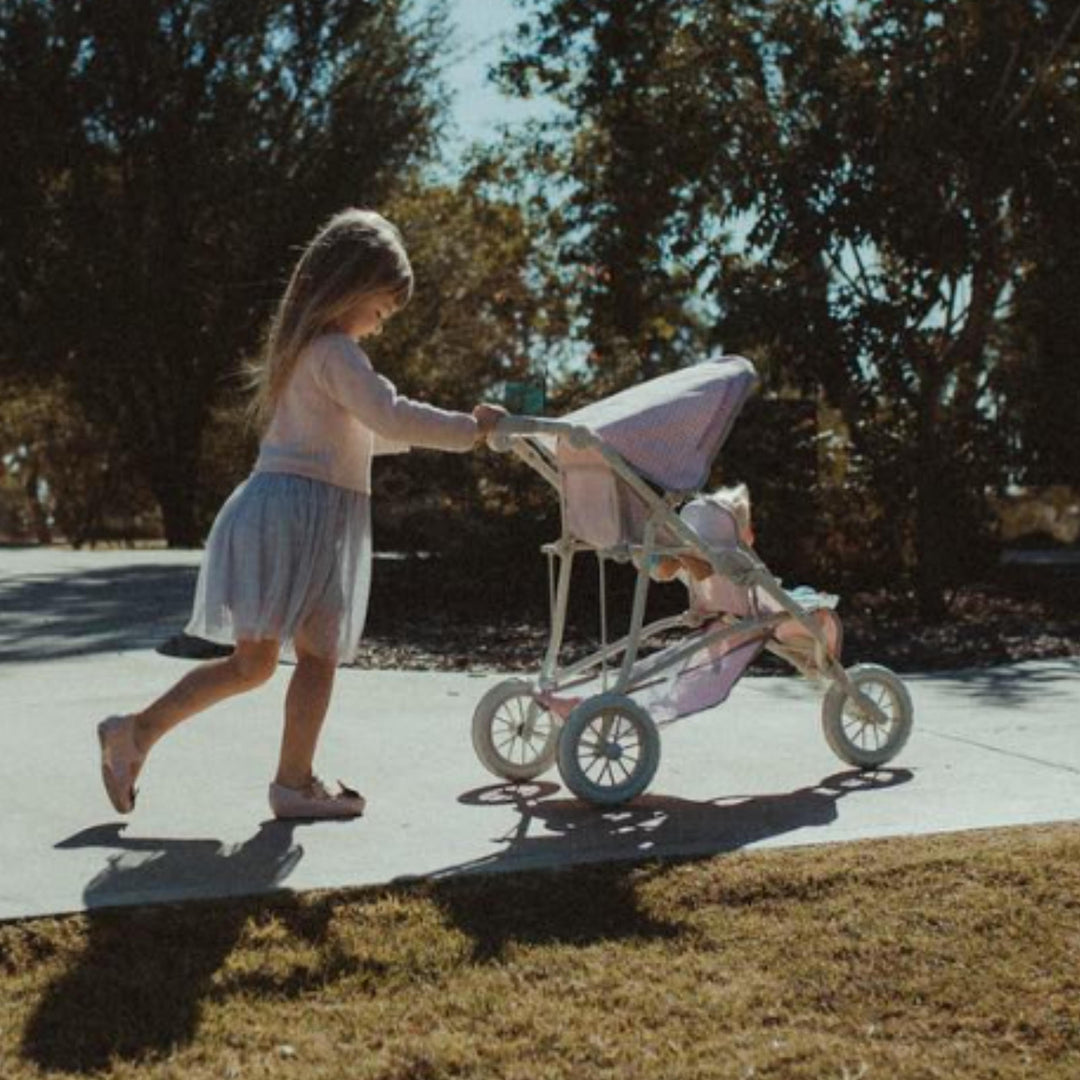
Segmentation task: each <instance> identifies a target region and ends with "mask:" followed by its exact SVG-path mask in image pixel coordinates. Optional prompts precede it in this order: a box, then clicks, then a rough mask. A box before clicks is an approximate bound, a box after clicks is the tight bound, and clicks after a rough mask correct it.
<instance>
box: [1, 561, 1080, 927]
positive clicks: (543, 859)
mask: <svg viewBox="0 0 1080 1080" xmlns="http://www.w3.org/2000/svg"><path fill="white" fill-rule="evenodd" d="M197 562H198V555H197V553H171V552H139V553H108V554H96V553H88V554H81V553H71V552H34V551H25V552H24V551H11V550H8V551H0V720H2V722H3V730H4V736H5V744H6V745H5V753H4V755H3V757H2V759H0V781H2V782H3V791H4V796H3V798H4V809H5V815H4V824H3V828H2V829H0V867H2V871H0V918H16V917H24V916H32V915H41V914H49V913H59V912H67V911H75V910H81V909H87V908H99V907H107V906H113V905H121V904H136V903H145V902H150V901H170V900H180V899H190V898H209V897H217V896H227V895H238V894H250V893H263V892H271V891H274V890H278V889H291V890H300V889H313V888H328V887H339V886H357V885H367V884H376V883H384V882H390V881H395V880H401V879H407V878H412V877H417V876H424V875H447V874H454V873H463V872H470V871H496V870H513V869H521V868H526V867H540V866H559V865H568V864H571V863H575V862H584V861H592V860H598V859H616V858H646V857H651V856H659V855H681V854H702V853H719V852H727V851H732V850H736V849H740V848H749V847H764V846H778V845H794V844H806V843H820V842H826V841H836V840H850V839H855V838H861V837H874V836H892V835H902V834H910V833H924V832H942V831H949V830H956V829H968V828H982V827H989V826H1000V825H1011V824H1021V823H1035V822H1045V821H1061V820H1080V660H1075V659H1073V660H1067V661H1048V662H1040V663H1030V664H1020V665H1016V666H1010V667H1002V668H994V669H989V670H981V671H972V672H959V673H954V674H949V675H934V676H918V677H911V678H909V679H908V680H907V681H908V685H909V688H910V690H911V693H912V698H913V700H914V703H915V710H916V722H915V732H914V734H913V736H912V738H911V741H910V743H909V744H908V746H907V747H906V748H905V750H904V752H903V753H902V755H901V756H900V757H899V758H898V759H897V760H896V761H895V762H894V763H893V764H894V767H893V768H891V769H889V770H886V771H883V772H881V773H878V774H875V775H873V776H865V777H864V776H860V774H858V773H857V772H855V771H853V770H851V769H849V768H848V767H846V766H844V765H842V764H841V763H840V762H839V761H837V759H836V758H834V757H833V755H832V754H831V752H830V751H829V750H828V748H827V746H826V744H825V741H824V738H823V737H822V735H821V730H820V722H819V718H820V696H819V694H818V693H817V692H816V691H815V690H814V688H813V687H811V686H809V685H808V684H806V683H805V682H803V681H802V680H798V679H795V678H747V679H744V680H743V681H742V682H741V683H740V684H739V686H738V687H736V689H735V691H734V693H733V694H732V696H731V699H730V700H729V701H728V702H727V704H725V705H723V706H721V707H720V708H718V709H715V710H711V711H709V712H706V713H703V714H701V715H700V716H697V717H693V718H688V719H686V720H683V721H680V722H678V723H676V724H673V725H670V726H667V727H665V728H664V729H663V731H662V755H661V765H660V769H659V772H658V774H657V776H656V779H655V780H654V781H653V783H652V785H651V787H650V789H649V793H648V794H647V795H646V796H645V797H643V798H642V799H639V800H638V801H636V802H634V803H633V804H631V805H630V806H627V807H624V808H621V809H619V810H617V811H613V812H609V813H601V812H599V811H597V810H595V809H592V808H589V807H586V806H584V805H582V804H580V803H579V802H577V801H576V800H575V799H573V798H572V797H570V796H569V795H568V793H567V792H566V791H565V790H564V789H563V788H561V787H560V786H559V777H558V773H557V771H553V772H552V773H551V774H549V775H548V776H545V777H544V778H542V779H541V780H540V781H537V782H536V783H533V784H530V785H524V786H522V787H513V786H510V785H505V784H501V783H499V782H498V781H496V779H495V778H494V777H492V776H490V775H489V774H487V773H486V772H485V771H484V769H483V768H482V766H481V765H480V764H479V763H478V762H477V760H476V758H475V756H474V754H473V751H472V746H471V742H470V736H469V726H470V720H471V716H472V711H473V708H474V706H475V704H476V702H477V701H478V700H479V698H480V697H481V696H482V694H483V693H484V692H485V690H487V688H488V687H490V686H491V685H493V684H494V683H495V682H497V681H499V678H500V676H498V675H483V676H470V675H458V674H455V675H446V674H433V673H418V672H379V671H375V672H372V671H359V670H351V669H346V670H343V671H342V672H341V674H340V677H339V684H338V688H337V691H336V694H335V699H334V703H333V706H332V710H331V715H330V718H329V720H328V723H327V728H326V731H325V734H324V738H323V742H322V745H321V748H320V757H319V762H318V766H319V768H320V770H321V771H322V773H323V775H324V776H325V777H326V778H327V779H329V780H332V779H334V778H336V777H338V776H340V777H341V778H342V779H344V780H346V781H348V782H350V783H352V784H354V785H355V786H358V787H360V789H361V790H362V791H364V793H365V795H366V796H367V797H368V800H369V807H368V813H367V815H366V816H365V817H364V818H363V819H361V820H359V821H356V822H344V823H320V824H303V825H287V824H283V823H277V822H273V821H271V820H269V814H268V810H267V806H266V785H267V782H268V780H269V779H270V776H271V773H272V771H273V767H274V762H275V759H276V753H277V746H278V739H279V735H280V711H281V701H282V696H283V692H284V687H285V684H286V682H287V679H288V676H289V669H288V668H284V667H283V668H282V669H281V670H279V672H278V674H277V675H276V676H275V678H274V679H273V680H272V681H271V682H270V683H269V684H267V686H265V687H263V688H262V689H260V690H258V691H256V692H255V693H253V694H251V695H247V696H244V697H242V698H239V699H235V700H233V701H231V702H227V703H225V704H223V705H221V706H219V707H218V708H217V709H215V710H213V711H212V712H209V713H207V714H205V715H204V716H202V717H200V718H198V719H196V720H194V721H192V722H191V723H190V724H187V725H184V726H183V727H182V728H180V729H178V730H177V731H176V732H174V733H173V734H172V735H171V736H170V737H169V738H168V739H166V740H165V741H164V742H162V743H161V744H160V745H159V746H158V748H157V749H156V750H155V752H154V754H153V756H152V758H151V759H150V761H149V762H148V764H147V766H146V769H145V771H144V773H143V776H142V778H141V782H140V789H141V793H140V800H139V806H138V808H137V810H136V811H135V813H134V814H133V815H132V816H131V817H130V818H128V819H121V818H118V817H117V816H116V815H114V814H113V813H112V810H111V807H110V806H109V804H108V802H107V801H106V799H105V796H104V793H103V791H102V790H101V783H100V778H99V772H98V757H97V741H96V738H95V735H94V725H95V723H96V722H97V720H99V719H100V718H101V717H103V716H104V715H106V714H107V713H110V712H116V711H122V710H126V709H131V708H135V707H137V706H139V705H141V704H143V703H144V702H146V701H147V700H148V699H150V698H151V697H153V696H155V695H156V694H157V693H159V692H160V691H161V690H163V689H164V688H165V687H167V686H168V685H169V684H170V683H171V682H172V681H173V680H174V679H176V678H177V677H178V676H179V675H180V674H181V673H182V672H183V671H184V670H185V669H186V668H187V667H188V666H190V665H191V664H192V663H194V662H193V661H183V660H176V659H170V658H167V657H164V656H161V655H159V654H157V653H156V652H155V651H154V650H153V646H154V645H156V644H157V643H159V642H161V641H163V640H165V639H166V638H168V637H169V636H171V635H172V634H174V633H176V632H177V630H178V629H179V628H180V627H181V626H182V624H183V620H184V616H185V612H186V606H187V604H188V602H189V598H190V590H191V584H192V582H193V579H194V568H195V566H196V565H197ZM856 659H858V660H873V659H874V658H873V657H869V656H868V657H858V658H856V657H852V658H851V660H852V661H854V660H856Z"/></svg>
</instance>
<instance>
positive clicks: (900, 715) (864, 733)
mask: <svg viewBox="0 0 1080 1080" xmlns="http://www.w3.org/2000/svg"><path fill="white" fill-rule="evenodd" d="M847 674H848V678H849V679H850V680H851V681H852V683H854V684H855V688H856V690H858V692H859V693H860V694H861V695H862V696H863V698H864V699H865V701H863V702H860V701H858V700H857V699H856V698H854V697H852V696H851V695H850V694H849V693H848V692H847V690H846V689H845V688H844V687H843V686H842V685H841V684H840V683H833V685H832V686H831V687H829V692H828V693H827V694H826V695H825V701H824V702H823V703H822V707H821V726H822V729H823V730H824V732H825V741H826V742H827V743H828V744H829V748H830V749H831V750H832V752H833V753H834V754H836V756H837V757H838V758H840V760H841V761H846V762H847V763H848V764H849V765H856V766H858V767H859V768H860V769H873V768H876V767H877V766H879V765H884V764H885V763H886V762H889V761H891V760H892V759H893V758H894V757H896V755H897V754H898V753H900V751H901V750H902V749H903V747H904V744H905V743H906V742H907V741H908V737H909V736H910V735H911V725H912V721H913V719H914V710H913V708H912V705H911V697H910V695H909V694H908V692H907V687H906V686H904V684H903V683H902V682H901V681H900V679H899V678H897V676H896V675H895V674H893V672H891V671H890V670H889V669H888V668H886V667H881V666H880V665H879V664H859V665H857V666H856V667H853V668H850V669H849V670H848V673H847Z"/></svg>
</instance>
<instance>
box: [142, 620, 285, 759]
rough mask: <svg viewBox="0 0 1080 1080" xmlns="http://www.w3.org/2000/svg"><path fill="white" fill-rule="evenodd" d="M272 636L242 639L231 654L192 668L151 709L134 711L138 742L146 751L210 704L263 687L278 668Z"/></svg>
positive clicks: (276, 648) (143, 750) (275, 647)
mask: <svg viewBox="0 0 1080 1080" xmlns="http://www.w3.org/2000/svg"><path fill="white" fill-rule="evenodd" d="M278 651H279V645H278V643H277V642H276V641H274V640H272V639H267V640H264V641H240V642H238V643H237V646H236V649H235V651H234V652H233V654H232V655H231V656H228V657H226V658H224V659H222V660H209V661H206V662H205V663H202V664H200V665H199V666H198V667H196V668H192V669H191V671H189V672H188V673H187V674H186V675H185V676H184V677H183V678H182V679H180V681H179V682H177V683H176V685H175V686H173V687H172V689H171V690H167V691H166V692H165V693H164V694H162V696H161V697H159V698H158V699H157V701H155V702H154V703H153V704H152V705H151V706H150V707H149V708H147V709H144V710H143V711H142V712H141V713H136V714H135V731H134V734H135V745H136V746H137V747H138V748H139V750H141V751H142V752H143V753H144V754H145V753H146V752H147V751H149V749H150V747H152V746H153V745H154V743H156V742H157V741H158V739H160V738H161V737H162V735H164V734H165V733H166V732H167V731H169V730H170V729H171V728H174V727H176V725H177V724H179V723H182V722H183V721H184V720H187V719H188V718H189V717H191V716H194V715H195V714H196V713H199V712H202V711H203V710H204V709H208V708H209V707H210V706H211V705H215V704H217V702H219V701H222V700H224V699H225V698H227V697H232V696H233V695H234V694H239V693H242V692H243V691H245V690H253V689H254V688H255V687H257V686H261V685H262V684H263V683H264V682H266V681H267V679H269V678H270V676H271V675H273V674H274V670H275V669H276V667H277V660H278Z"/></svg>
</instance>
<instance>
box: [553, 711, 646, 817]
mask: <svg viewBox="0 0 1080 1080" xmlns="http://www.w3.org/2000/svg"><path fill="white" fill-rule="evenodd" d="M558 756H559V772H560V774H561V775H562V778H563V783H564V784H566V786H567V787H568V788H569V789H570V790H571V791H572V792H573V793H574V794H575V795H577V796H578V798H580V799H584V800H585V801H586V802H591V803H594V804H596V805H598V806H616V805H618V804H619V803H623V802H626V801H627V800H629V799H632V798H634V797H635V796H636V795H640V794H641V793H642V792H643V791H644V790H645V789H646V788H647V787H648V786H649V784H650V783H651V781H652V778H653V777H654V776H655V775H656V768H657V766H658V765H659V764H660V733H659V732H658V731H657V730H656V724H654V723H653V720H652V717H651V716H649V714H648V713H647V712H646V711H645V710H644V709H643V708H642V707H641V706H640V705H638V704H637V702H635V701H633V700H631V699H630V698H628V697H624V696H623V695H622V694H598V695H597V696H596V697H592V698H588V699H586V700H585V701H583V702H582V703H581V704H580V705H578V706H577V707H576V708H575V709H574V711H573V712H572V713H571V714H570V716H569V718H568V719H567V721H566V724H565V725H564V727H563V730H562V734H561V735H560V737H559V747H558Z"/></svg>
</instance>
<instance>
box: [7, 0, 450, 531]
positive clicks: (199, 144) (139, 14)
mask: <svg viewBox="0 0 1080 1080" xmlns="http://www.w3.org/2000/svg"><path fill="white" fill-rule="evenodd" d="M443 32H444V13H443V10H442V8H441V6H440V5H439V4H434V5H429V6H428V7H426V8H425V9H424V10H423V11H422V12H420V13H419V14H418V13H417V12H416V11H415V10H414V5H413V4H412V3H411V2H410V0H381V2H380V3H357V2H355V0H145V2H140V3H139V4H135V5H132V4H129V3H126V2H123V0H87V2H85V3H77V4H73V3H68V2H66V0H64V2H61V0H0V118H2V119H3V127H4V131H5V141H6V147H5V154H4V156H3V163H2V165H0V252H2V255H0V295H2V296H3V297H4V301H3V304H4V306H3V307H2V308H0V357H3V358H4V359H5V360H6V361H7V362H8V364H9V365H10V364H12V363H13V362H15V361H17V362H18V364H19V366H20V368H21V369H22V370H23V371H29V372H33V373H38V374H41V375H44V374H46V373H54V372H55V373H59V374H62V375H63V376H64V377H65V378H66V379H68V380H69V382H70V384H71V385H72V387H73V388H74V390H75V392H76V393H77V394H78V397H79V400H80V403H81V405H82V406H83V408H84V409H85V410H86V413H87V415H88V416H89V417H90V418H91V420H92V421H93V422H94V423H96V424H98V425H100V426H101V427H102V428H103V429H105V430H107V431H109V432H112V433H117V434H119V435H121V436H122V438H123V439H124V440H125V441H126V442H127V443H128V444H129V445H130V446H131V447H132V448H133V454H132V458H133V460H134V461H135V463H136V466H137V468H138V469H139V471H140V472H141V473H142V474H143V475H144V476H145V478H146V480H147V482H148V483H149V485H150V487H151V489H152V491H153V493H154V496H155V497H156V499H157V500H158V502H159V503H160V505H161V509H162V514H163V518H164V527H165V532H166V536H167V539H168V541H169V543H170V544H173V545H182V546H188V545H193V544H196V543H197V542H198V541H199V540H200V538H201V533H202V528H203V526H204V524H205V522H203V521H201V520H200V518H199V515H198V513H197V507H198V505H199V484H200V478H199V469H198V462H199V453H200V443H201V440H202V436H203V433H204V431H205V429H206V425H207V423H208V419H209V417H210V415H211V410H212V408H213V406H214V402H215V399H216V397H217V396H218V395H219V394H220V393H221V391H222V388H223V386H224V385H226V382H227V380H228V379H230V378H232V377H233V376H235V374H236V371H237V367H238V364H239V361H240V360H241V359H242V358H243V357H244V356H246V355H251V353H252V352H253V351H254V350H255V348H256V347H257V345H258V340H259V336H260V333H261V329H262V327H263V325H264V324H265V321H266V319H267V317H268V316H269V314H270V312H271V310H272V307H273V305H274V303H275V302H276V300H277V297H278V296H279V295H280V291H281V289H282V287H283V283H284V278H285V276H286V275H287V272H288V269H289V264H290V263H291V261H292V259H293V258H294V249H295V247H296V245H298V244H300V243H302V242H303V241H305V240H306V239H307V238H308V237H309V236H310V234H311V233H312V232H313V231H314V229H315V227H316V226H317V225H318V224H319V223H320V222H321V221H322V220H323V219H324V218H326V217H327V216H328V215H329V214H330V213H332V212H333V211H335V210H337V209H339V208H341V207H342V206H343V205H349V204H364V205H373V204H380V203H382V202H383V201H384V200H385V198H386V196H387V194H388V192H389V191H390V190H391V189H392V188H393V186H394V185H395V183H396V181H397V179H398V178H399V177H400V176H402V175H403V174H404V173H406V172H407V171H409V170H410V169H411V168H413V167H414V166H415V164H416V163H417V162H419V161H421V160H424V159H425V157H426V156H427V155H429V154H430V153H431V151H432V149H433V147H434V145H435V143H436V138H437V134H438V126H439V121H440V116H441V109H442V105H443V101H442V96H441V90H440V86H439V83H438V79H437V64H436V59H435V57H436V50H437V48H438V45H439V43H440V41H441V38H442V35H443Z"/></svg>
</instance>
